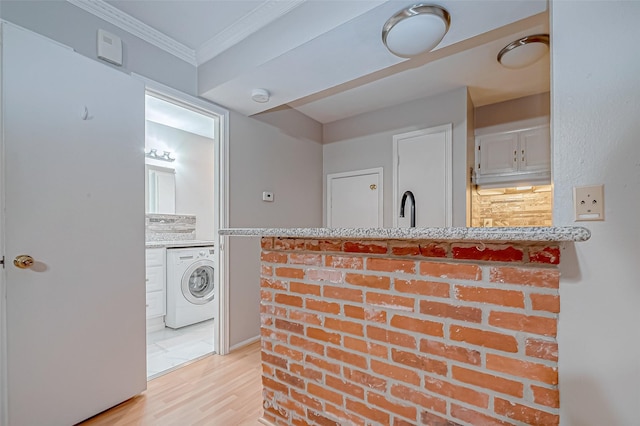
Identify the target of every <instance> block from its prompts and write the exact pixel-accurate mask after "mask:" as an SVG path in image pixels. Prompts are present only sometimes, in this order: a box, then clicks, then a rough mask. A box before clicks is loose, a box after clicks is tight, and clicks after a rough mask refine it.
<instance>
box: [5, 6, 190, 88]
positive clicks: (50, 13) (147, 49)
mask: <svg viewBox="0 0 640 426" xmlns="http://www.w3.org/2000/svg"><path fill="white" fill-rule="evenodd" d="M0 17H1V18H2V19H5V20H7V21H9V22H12V23H14V24H16V25H20V26H22V27H24V28H26V29H29V30H31V31H35V32H37V33H39V34H42V35H44V36H45V37H49V38H51V39H53V40H55V41H57V42H59V43H62V44H64V45H66V46H69V47H72V48H73V49H75V51H76V52H78V53H80V54H81V55H84V56H86V57H89V58H91V59H95V60H97V61H100V63H103V64H105V65H107V66H110V67H112V68H115V69H118V70H121V71H123V72H127V73H130V72H134V73H137V74H140V75H144V76H146V77H148V78H150V79H152V80H154V81H157V82H159V83H162V84H165V85H167V86H170V87H173V88H175V89H177V90H180V91H182V92H184V93H188V94H190V95H196V86H197V80H196V79H197V74H196V67H195V66H193V65H191V64H189V63H187V62H185V61H183V60H181V59H178V58H176V57H175V56H173V55H171V54H170V53H168V52H165V51H164V50H162V49H160V48H158V47H156V46H153V45H151V44H149V43H147V42H145V41H143V40H141V39H139V38H138V37H136V36H134V35H131V34H129V33H128V32H126V31H124V30H122V29H120V28H118V27H116V26H115V25H112V24H110V23H108V22H106V21H104V20H102V19H100V18H98V17H96V16H94V15H92V14H90V13H88V12H85V11H84V10H82V9H80V8H79V7H76V6H74V5H72V4H71V3H69V2H66V1H62V0H55V1H53V0H49V1H46V0H45V1H38V0H28V1H22V0H20V1H12V0H2V5H1V7H0ZM98 28H102V29H104V30H106V31H108V32H110V33H113V34H115V35H117V36H118V37H120V38H121V39H122V44H123V52H122V57H123V65H122V67H117V66H115V65H111V64H109V63H107V62H104V61H102V60H99V59H97V52H96V38H97V30H98Z"/></svg>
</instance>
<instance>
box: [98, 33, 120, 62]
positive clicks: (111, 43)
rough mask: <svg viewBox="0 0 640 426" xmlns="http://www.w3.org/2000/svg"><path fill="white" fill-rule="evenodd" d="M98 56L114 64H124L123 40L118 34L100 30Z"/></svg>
mask: <svg viewBox="0 0 640 426" xmlns="http://www.w3.org/2000/svg"><path fill="white" fill-rule="evenodd" d="M98 58H100V59H102V60H103V61H107V62H109V63H111V64H114V65H119V66H121V65H122V40H121V39H120V37H118V36H117V35H114V34H111V33H108V32H106V31H105V30H98Z"/></svg>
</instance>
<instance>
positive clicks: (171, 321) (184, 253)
mask: <svg viewBox="0 0 640 426" xmlns="http://www.w3.org/2000/svg"><path fill="white" fill-rule="evenodd" d="M214 253H215V250H214V248H213V247H186V248H167V315H166V317H165V324H166V325H167V327H170V328H180V327H184V326H187V325H191V324H195V323H198V322H201V321H205V320H208V319H211V318H214V317H215V315H216V310H217V300H215V258H214Z"/></svg>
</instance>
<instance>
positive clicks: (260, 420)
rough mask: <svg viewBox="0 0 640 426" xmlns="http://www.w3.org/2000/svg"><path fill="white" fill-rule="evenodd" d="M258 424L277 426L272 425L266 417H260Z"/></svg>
mask: <svg viewBox="0 0 640 426" xmlns="http://www.w3.org/2000/svg"><path fill="white" fill-rule="evenodd" d="M258 423H262V424H263V425H266V426H276V425H275V424H273V423H271V422H270V421H269V420H266V419H265V418H264V417H260V418H259V419H258Z"/></svg>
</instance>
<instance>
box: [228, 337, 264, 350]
mask: <svg viewBox="0 0 640 426" xmlns="http://www.w3.org/2000/svg"><path fill="white" fill-rule="evenodd" d="M259 340H260V336H256V337H252V338H250V339H247V340H244V341H242V342H240V343H236V344H235V345H233V346H231V347H230V348H229V352H231V351H235V350H236V349H240V348H243V347H245V346H248V345H250V344H252V343H255V342H258V341H259Z"/></svg>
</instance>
